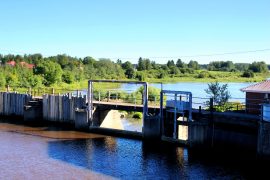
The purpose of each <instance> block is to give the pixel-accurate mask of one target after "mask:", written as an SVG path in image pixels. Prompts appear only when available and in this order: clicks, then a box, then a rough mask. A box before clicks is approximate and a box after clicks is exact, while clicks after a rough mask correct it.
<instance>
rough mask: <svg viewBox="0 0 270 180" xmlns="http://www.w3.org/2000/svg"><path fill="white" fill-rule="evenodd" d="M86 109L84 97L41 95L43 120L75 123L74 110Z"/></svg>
mask: <svg viewBox="0 0 270 180" xmlns="http://www.w3.org/2000/svg"><path fill="white" fill-rule="evenodd" d="M83 107H86V96H84V97H71V96H69V95H63V96H61V95H48V94H46V95H43V119H44V120H48V121H55V122H67V123H75V109H76V108H83Z"/></svg>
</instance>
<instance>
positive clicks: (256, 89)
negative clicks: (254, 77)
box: [241, 80, 270, 114]
mask: <svg viewBox="0 0 270 180" xmlns="http://www.w3.org/2000/svg"><path fill="white" fill-rule="evenodd" d="M241 91H243V92H246V112H247V113H251V114H260V113H261V104H263V103H270V101H269V99H270V80H265V81H262V82H260V83H257V84H253V85H250V86H248V87H245V88H242V89H241Z"/></svg>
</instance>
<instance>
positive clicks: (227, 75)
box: [0, 70, 270, 94]
mask: <svg viewBox="0 0 270 180" xmlns="http://www.w3.org/2000/svg"><path fill="white" fill-rule="evenodd" d="M202 71H203V70H197V71H195V72H194V74H181V75H178V76H174V77H165V78H163V79H157V78H146V80H145V81H147V82H150V83H158V82H162V83H177V82H204V83H209V82H216V81H218V82H260V81H263V80H265V79H267V78H269V77H270V73H264V74H263V73H255V77H253V78H245V77H241V75H242V72H221V71H205V72H206V74H207V77H204V78H198V75H199V74H200V73H201V72H202ZM124 80H127V79H124ZM131 81H134V80H131ZM87 86H88V80H83V81H80V82H74V83H72V84H66V83H63V82H62V83H57V84H53V85H52V86H51V87H45V86H43V87H40V88H32V91H34V92H35V93H37V92H39V93H40V94H43V93H52V88H54V90H55V93H56V94H58V93H61V94H63V93H68V92H74V91H76V90H82V89H87ZM120 86H121V84H118V83H94V89H95V90H102V89H118V88H119V87H120ZM0 90H1V91H6V88H4V87H1V88H0ZM10 90H11V91H17V92H19V93H25V92H28V91H29V88H18V87H17V88H16V87H11V88H10Z"/></svg>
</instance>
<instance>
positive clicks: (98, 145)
mask: <svg viewBox="0 0 270 180" xmlns="http://www.w3.org/2000/svg"><path fill="white" fill-rule="evenodd" d="M189 152H190V151H189V150H188V149H187V148H182V147H177V146H174V145H171V144H164V143H161V144H155V145H153V144H147V143H144V142H142V141H138V140H130V139H123V138H113V137H105V138H96V139H87V140H61V141H52V142H49V145H48V154H49V156H50V157H51V158H54V159H58V160H61V161H65V162H68V163H71V164H73V165H76V166H81V167H84V168H86V169H89V170H92V171H95V172H98V173H101V174H105V175H109V176H112V177H116V178H124V179H125V178H136V179H137V178H138V179H139V178H160V179H183V178H184V179H185V178H188V179H198V178H199V179H205V178H207V179H209V178H226V179H227V178H228V179H246V178H254V177H257V176H258V175H259V174H257V173H259V171H258V168H257V167H256V166H257V165H256V163H255V162H254V161H249V160H248V158H247V159H246V160H245V161H242V159H241V158H240V159H237V158H235V157H231V158H230V157H226V158H219V157H220V155H219V156H218V155H217V156H216V155H209V154H208V155H205V156H203V155H199V156H197V155H196V153H195V154H194V153H189Z"/></svg>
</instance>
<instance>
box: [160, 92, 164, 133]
mask: <svg viewBox="0 0 270 180" xmlns="http://www.w3.org/2000/svg"><path fill="white" fill-rule="evenodd" d="M160 116H161V136H164V117H163V90H161V91H160Z"/></svg>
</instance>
